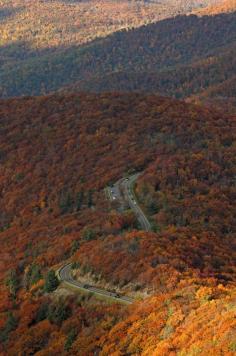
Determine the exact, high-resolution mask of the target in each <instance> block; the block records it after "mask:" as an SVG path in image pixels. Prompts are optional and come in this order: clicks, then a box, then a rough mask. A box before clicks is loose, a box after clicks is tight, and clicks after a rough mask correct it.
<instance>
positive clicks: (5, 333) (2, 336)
mask: <svg viewBox="0 0 236 356" xmlns="http://www.w3.org/2000/svg"><path fill="white" fill-rule="evenodd" d="M17 325H18V320H17V318H16V317H15V316H14V314H13V313H12V312H9V313H8V316H7V320H6V323H5V325H4V327H3V328H2V329H1V330H0V342H6V341H7V340H8V337H9V334H10V333H11V332H12V331H14V330H15V329H16V328H17Z"/></svg>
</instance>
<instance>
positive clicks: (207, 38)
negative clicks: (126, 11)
mask: <svg viewBox="0 0 236 356" xmlns="http://www.w3.org/2000/svg"><path fill="white" fill-rule="evenodd" d="M235 34H236V13H233V14H227V15H218V16H214V17H201V18H198V17H196V16H187V17H186V16H183V17H181V16H179V17H176V18H174V19H169V20H165V21H161V22H158V23H156V24H151V25H149V26H144V27H141V28H139V29H136V30H132V31H128V32H127V31H121V32H117V33H115V34H113V35H111V36H109V37H107V38H105V39H100V40H96V41H94V42H91V43H90V44H88V45H85V46H82V47H73V48H70V49H65V50H63V51H61V52H60V53H55V54H54V55H53V54H51V53H50V54H48V53H41V55H39V56H37V52H35V53H34V56H35V57H34V58H31V59H30V60H26V61H23V62H22V61H21V62H19V63H18V64H15V63H14V62H13V63H11V61H10V62H9V63H8V64H5V65H4V64H3V66H2V71H1V74H0V80H1V95H2V96H14V95H22V94H25V95H29V94H32V93H33V94H40V93H43V92H50V91H55V90H57V89H60V88H61V87H63V86H66V85H67V86H68V85H69V84H72V89H71V90H73V91H74V90H75V89H76V88H77V89H78V90H90V91H109V90H125V91H134V90H137V91H142V90H144V91H147V92H156V93H160V94H164V95H173V96H177V97H188V96H190V95H192V94H197V93H199V92H201V91H203V90H204V89H207V88H208V87H209V86H212V85H217V84H219V83H222V82H223V81H224V80H228V79H230V78H231V77H232V76H235V68H236V65H235V58H236V56H235V48H236V47H235ZM9 50H10V48H9ZM5 51H6V49H3V53H5ZM76 81H77V82H78V83H77V85H73V83H74V82H76ZM66 90H69V89H66Z"/></svg>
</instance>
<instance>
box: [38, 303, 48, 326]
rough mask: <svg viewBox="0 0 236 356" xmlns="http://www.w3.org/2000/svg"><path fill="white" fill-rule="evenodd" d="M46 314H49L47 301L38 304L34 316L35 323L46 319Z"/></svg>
mask: <svg viewBox="0 0 236 356" xmlns="http://www.w3.org/2000/svg"><path fill="white" fill-rule="evenodd" d="M48 315H49V304H48V303H42V304H40V306H39V309H38V310H37V314H36V318H35V321H36V323H39V322H40V321H42V320H45V319H47V318H48Z"/></svg>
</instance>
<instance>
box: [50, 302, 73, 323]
mask: <svg viewBox="0 0 236 356" xmlns="http://www.w3.org/2000/svg"><path fill="white" fill-rule="evenodd" d="M70 315H71V309H70V307H69V306H68V305H67V304H65V301H63V300H59V301H58V302H57V303H55V304H51V305H50V307H49V311H48V320H49V321H50V322H52V323H54V324H57V325H61V324H62V322H63V321H64V320H66V319H67V318H69V316H70Z"/></svg>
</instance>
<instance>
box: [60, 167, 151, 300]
mask: <svg viewBox="0 0 236 356" xmlns="http://www.w3.org/2000/svg"><path fill="white" fill-rule="evenodd" d="M139 175H140V173H136V174H134V175H132V176H130V177H127V178H121V179H120V180H119V181H117V182H116V183H115V184H114V185H113V186H112V187H108V188H107V195H108V197H109V199H110V200H111V201H116V200H117V201H118V202H119V204H126V203H128V205H129V207H130V209H132V210H133V212H134V213H135V215H136V217H137V220H138V221H139V223H140V226H141V227H142V229H143V230H145V231H151V224H150V222H149V221H148V219H147V217H146V216H145V214H144V212H143V211H142V209H141V208H140V206H139V205H138V202H137V200H136V197H135V196H134V193H133V185H134V182H135V180H136V179H137V178H138V176H139ZM71 267H72V263H68V264H67V265H64V266H62V267H61V268H60V269H59V270H58V271H57V276H58V278H59V280H60V281H62V282H64V284H65V285H67V286H69V287H73V288H76V289H78V290H80V291H83V292H87V293H89V292H90V293H93V294H94V295H97V296H100V297H105V298H108V299H111V300H113V301H116V302H122V303H126V304H132V303H133V302H134V301H135V299H133V298H131V297H128V296H124V295H121V294H119V293H114V292H109V291H107V290H105V289H102V288H97V287H94V286H92V285H89V284H86V283H82V282H79V281H77V280H75V279H74V278H73V276H72V273H71V272H72V268H71Z"/></svg>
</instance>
